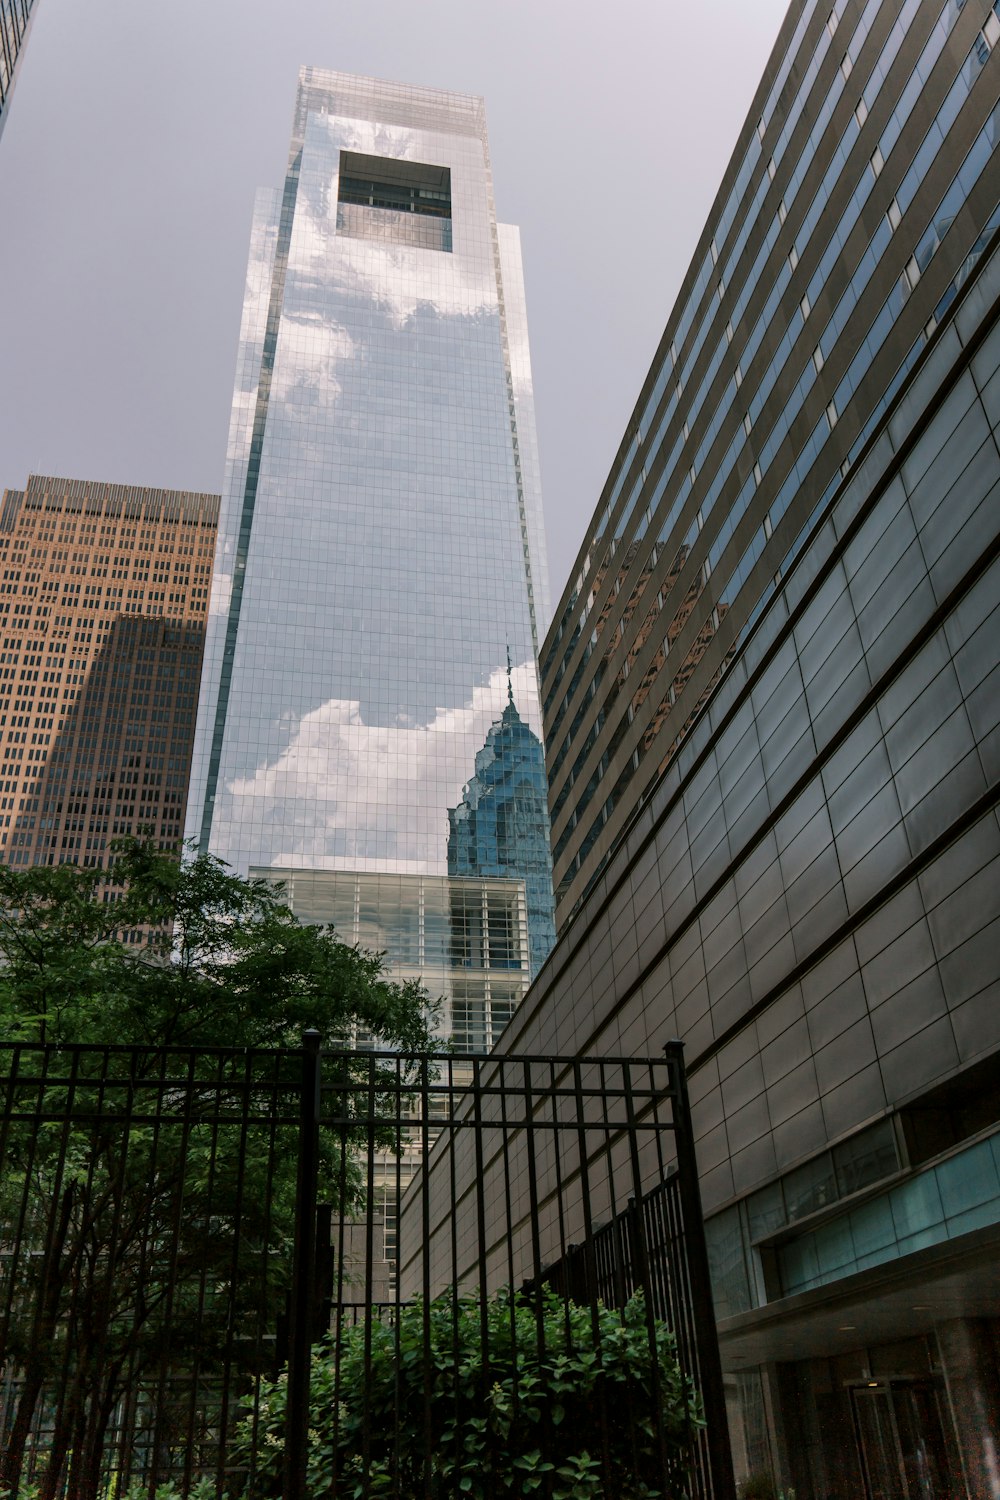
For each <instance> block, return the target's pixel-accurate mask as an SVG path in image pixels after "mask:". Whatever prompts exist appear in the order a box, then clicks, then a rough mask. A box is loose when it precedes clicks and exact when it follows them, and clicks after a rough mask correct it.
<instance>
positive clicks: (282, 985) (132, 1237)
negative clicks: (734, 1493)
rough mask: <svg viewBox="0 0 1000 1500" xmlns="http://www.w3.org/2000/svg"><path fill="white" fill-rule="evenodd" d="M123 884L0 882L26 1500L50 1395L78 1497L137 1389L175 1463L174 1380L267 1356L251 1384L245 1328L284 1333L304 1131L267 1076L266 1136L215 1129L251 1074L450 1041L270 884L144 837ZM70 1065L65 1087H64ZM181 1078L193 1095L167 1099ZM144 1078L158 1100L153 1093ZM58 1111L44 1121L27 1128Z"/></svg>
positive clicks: (6, 1215)
mask: <svg viewBox="0 0 1000 1500" xmlns="http://www.w3.org/2000/svg"><path fill="white" fill-rule="evenodd" d="M113 873H114V881H115V887H114V888H111V889H109V887H108V884H107V874H106V873H105V872H102V871H99V870H98V871H92V870H85V869H81V868H78V867H76V866H68V865H64V866H60V867H54V868H33V869H26V870H14V869H11V868H10V867H0V1042H2V1043H7V1044H8V1045H7V1047H6V1048H5V1049H4V1056H5V1057H6V1058H7V1059H8V1060H10V1061H11V1062H12V1061H13V1058H14V1051H13V1050H12V1046H11V1044H26V1045H23V1046H22V1048H21V1050H20V1052H19V1054H18V1058H17V1062H18V1074H17V1077H18V1080H19V1081H18V1082H17V1085H16V1087H15V1085H14V1083H13V1082H12V1081H10V1080H11V1079H12V1078H13V1073H12V1071H11V1070H10V1069H8V1068H6V1067H5V1069H4V1071H5V1072H7V1073H8V1074H9V1079H8V1086H7V1089H6V1096H7V1103H8V1110H9V1111H10V1113H9V1116H8V1119H7V1128H6V1135H5V1154H4V1159H3V1161H2V1163H0V1239H2V1240H4V1241H6V1242H7V1243H18V1244H20V1245H21V1246H22V1247H23V1253H22V1254H21V1257H20V1260H19V1263H18V1271H17V1281H16V1285H15V1286H14V1287H13V1288H3V1293H4V1295H3V1296H2V1297H0V1308H2V1306H3V1305H5V1304H6V1305H7V1306H8V1308H9V1309H10V1313H11V1315H10V1316H9V1318H8V1319H7V1320H6V1340H5V1347H4V1348H2V1349H0V1363H4V1364H5V1365H6V1368H7V1369H8V1371H16V1374H17V1385H18V1390H19V1396H18V1400H17V1404H16V1409H15V1412H14V1418H13V1427H12V1430H11V1432H9V1433H8V1434H7V1438H6V1445H5V1452H4V1453H3V1455H2V1456H0V1490H2V1489H3V1488H5V1487H7V1488H10V1489H11V1490H15V1491H16V1488H17V1485H18V1482H19V1478H20V1474H21V1467H22V1459H23V1454H24V1450H25V1444H26V1442H27V1440H28V1436H29V1433H30V1430H31V1424H32V1421H33V1419H34V1417H35V1414H36V1412H38V1411H44V1410H48V1409H49V1406H50V1405H51V1392H52V1391H53V1390H56V1391H58V1392H59V1396H60V1399H59V1401H58V1403H57V1405H56V1406H55V1407H53V1408H52V1409H53V1410H54V1411H55V1416H54V1427H53V1431H52V1436H51V1442H50V1453H49V1461H48V1466H47V1470H46V1472H45V1473H44V1475H43V1477H42V1484H41V1491H40V1494H41V1500H47V1497H50V1496H53V1495H55V1494H56V1493H57V1491H58V1489H59V1486H60V1484H61V1483H63V1482H64V1481H65V1482H67V1483H68V1485H69V1488H70V1490H71V1492H72V1493H74V1494H76V1495H79V1496H83V1497H85V1496H87V1495H93V1494H96V1493H97V1491H98V1488H99V1481H100V1465H101V1462H102V1452H103V1447H104V1442H105V1437H106V1434H107V1431H108V1425H109V1422H110V1421H111V1420H112V1416H113V1413H114V1412H115V1411H116V1410H118V1409H120V1407H121V1403H122V1401H123V1399H124V1398H125V1396H126V1394H128V1393H129V1392H134V1391H136V1390H141V1389H143V1382H144V1381H146V1382H147V1383H152V1384H154V1385H156V1387H157V1389H158V1390H159V1392H160V1393H161V1394H160V1396H159V1397H158V1398H157V1399H158V1402H159V1405H158V1409H157V1411H156V1412H155V1413H154V1418H155V1424H156V1432H157V1434H158V1437H157V1443H158V1445H159V1446H160V1447H161V1448H163V1449H164V1450H166V1449H168V1448H169V1447H170V1443H171V1433H172V1432H173V1431H177V1432H181V1430H182V1428H183V1424H184V1420H185V1417H186V1415H187V1410H188V1408H187V1406H186V1402H187V1397H183V1398H182V1399H181V1401H180V1405H179V1406H178V1408H177V1410H176V1411H175V1410H173V1409H171V1408H170V1406H169V1400H167V1399H166V1398H164V1396H163V1395H162V1393H163V1392H164V1391H167V1390H168V1389H171V1388H172V1384H171V1379H167V1378H166V1376H167V1375H168V1374H171V1378H172V1375H173V1374H177V1373H178V1372H180V1374H182V1375H183V1376H184V1378H185V1379H189V1378H194V1376H197V1378H198V1380H200V1381H201V1382H202V1384H203V1385H204V1386H205V1388H206V1389H210V1388H211V1387H212V1381H213V1379H214V1378H215V1375H216V1374H217V1372H219V1371H220V1370H221V1369H222V1367H223V1365H224V1364H225V1363H226V1362H227V1361H228V1362H229V1363H230V1364H231V1363H232V1360H233V1358H234V1357H235V1358H236V1359H237V1361H239V1360H240V1359H243V1360H244V1363H246V1360H248V1359H250V1364H248V1365H247V1368H246V1370H245V1371H244V1376H245V1378H247V1379H249V1378H251V1377H254V1376H256V1375H259V1373H260V1366H259V1364H257V1365H253V1362H252V1358H251V1356H250V1355H249V1354H248V1353H245V1352H241V1351H248V1350H250V1349H251V1348H252V1347H253V1344H254V1339H253V1338H252V1337H250V1336H249V1335H248V1336H246V1337H242V1332H241V1331H242V1330H245V1329H251V1328H259V1327H260V1326H262V1321H263V1322H266V1323H267V1324H268V1326H270V1328H271V1329H273V1328H274V1326H275V1323H276V1319H277V1316H278V1312H279V1308H280V1305H281V1303H282V1302H283V1297H284V1290H285V1287H286V1284H287V1276H288V1271H289V1267H290V1259H291V1243H292V1234H293V1224H294V1204H295V1171H296V1154H297V1153H296V1145H297V1132H296V1128H295V1127H294V1126H293V1127H277V1128H276V1127H273V1126H272V1125H269V1124H268V1108H269V1107H270V1106H269V1104H268V1100H269V1099H272V1098H273V1095H271V1094H268V1092H267V1089H266V1088H265V1087H264V1085H263V1083H262V1082H259V1081H257V1082H254V1083H253V1088H254V1089H258V1088H259V1090H260V1100H261V1108H260V1124H259V1126H251V1127H250V1128H246V1126H245V1125H244V1126H243V1127H242V1128H241V1127H240V1125H239V1124H226V1123H222V1124H220V1123H219V1120H220V1116H221V1115H224V1114H225V1110H226V1106H227V1100H228V1102H229V1106H230V1113H231V1114H232V1116H233V1118H234V1119H238V1117H239V1112H240V1108H241V1107H242V1106H243V1104H244V1102H245V1099H246V1095H247V1089H248V1087H250V1084H248V1081H247V1080H248V1079H256V1078H257V1075H256V1074H254V1073H253V1070H252V1069H250V1071H248V1068H249V1067H250V1065H249V1063H247V1062H246V1061H245V1059H246V1058H247V1057H248V1056H249V1054H248V1053H247V1052H246V1051H245V1049H257V1048H263V1049H275V1048H282V1047H295V1046H298V1045H300V1043H301V1038H302V1034H303V1032H304V1031H305V1030H306V1029H307V1028H316V1029H318V1030H319V1032H320V1034H321V1038H322V1041H323V1042H324V1044H325V1045H326V1046H328V1047H330V1046H336V1045H338V1044H339V1045H341V1046H343V1045H345V1044H350V1043H352V1042H353V1040H354V1039H355V1037H356V1035H357V1033H358V1032H362V1033H364V1034H366V1035H367V1036H368V1037H370V1038H372V1039H373V1040H375V1041H378V1042H381V1043H384V1044H386V1045H388V1046H391V1047H398V1048H402V1049H405V1050H420V1049H426V1048H427V1047H428V1045H429V1043H430V1038H431V1031H430V1028H431V1026H432V1024H433V1008H432V1007H431V1005H430V1004H429V1002H428V998H427V996H426V995H425V993H424V992H423V990H422V989H421V987H420V986H419V985H418V984H416V983H412V982H411V983H403V984H397V983H394V982H392V981H391V980H389V979H388V978H387V977H386V975H385V973H384V972H383V965H382V960H381V958H380V957H379V956H378V955H377V954H371V953H365V952H362V951H359V950H357V949H354V948H351V947H348V946H347V945H345V944H343V943H341V942H340V941H339V940H338V939H337V937H336V934H335V933H334V932H333V931H332V930H331V929H328V928H320V927H303V926H300V925H299V923H298V922H297V921H296V919H295V917H294V916H293V915H292V913H291V912H290V911H289V910H288V909H287V908H286V907H285V905H284V904H283V902H282V899H281V894H280V891H279V890H277V889H275V888H274V887H273V886H271V885H270V884H268V883H267V882H264V881H261V880H243V879H241V878H239V877H237V876H235V875H234V874H233V873H232V872H231V871H230V870H229V869H228V868H226V867H225V866H224V865H223V864H221V863H220V862H219V861H218V860H215V859H213V858H211V857H204V856H203V857H199V858H197V859H193V860H190V861H188V862H187V863H183V864H181V863H178V862H177V861H176V860H173V859H171V858H169V857H167V856H164V855H162V854H159V853H157V852H155V851H154V850H152V849H151V848H150V847H148V846H146V845H144V844H142V843H138V842H129V843H125V844H122V845H121V846H119V847H118V849H117V851H116V864H115V868H114V872H113ZM108 897H113V899H107V898H108ZM127 934H132V935H133V936H135V935H136V934H141V935H142V936H143V940H142V941H141V942H131V943H130V942H126V941H123V940H122V939H123V935H127ZM37 1043H45V1044H46V1047H45V1050H44V1051H42V1050H41V1049H39V1048H37V1046H34V1045H33V1044H37ZM79 1044H85V1045H86V1046H89V1047H96V1048H97V1049H99V1050H97V1051H95V1052H89V1051H83V1052H78V1051H75V1050H74V1049H75V1048H76V1047H77V1046H78V1045H79ZM167 1047H173V1048H177V1047H183V1048H188V1049H191V1050H190V1052H189V1054H188V1055H187V1062H186V1064H185V1067H186V1072H185V1071H184V1069H179V1068H178V1065H177V1064H176V1061H175V1062H174V1063H173V1064H168V1063H167V1062H165V1061H164V1058H165V1056H166V1054H164V1053H163V1052H162V1050H161V1049H163V1048H167ZM104 1049H108V1050H104ZM115 1049H124V1050H115ZM208 1049H225V1052H224V1053H220V1052H219V1051H211V1050H208ZM69 1051H72V1052H73V1057H74V1061H73V1064H72V1067H73V1069H75V1070H76V1072H75V1074H74V1076H73V1082H72V1084H70V1083H68V1082H63V1081H60V1080H61V1078H62V1077H63V1075H65V1074H66V1073H67V1068H68V1065H67V1064H66V1063H65V1062H60V1061H59V1060H60V1059H62V1058H65V1056H66V1055H67V1053H68V1052H69ZM173 1056H175V1057H176V1055H175V1054H173ZM52 1059H55V1061H54V1062H53V1061H52ZM241 1059H242V1060H241ZM178 1071H181V1072H182V1073H184V1077H183V1080H182V1082H181V1083H179V1084H177V1085H174V1084H170V1083H163V1082H161V1083H160V1084H159V1085H157V1084H156V1080H157V1079H158V1078H159V1079H161V1080H162V1079H167V1080H169V1079H171V1078H172V1077H173V1076H174V1074H176V1073H177V1072H178ZM43 1075H44V1076H45V1082H44V1085H43V1086H40V1085H39V1082H38V1080H39V1079H41V1078H42V1076H43ZM291 1076H292V1077H293V1079H294V1077H295V1076H296V1075H295V1074H294V1072H293V1074H292V1075H291ZM135 1078H140V1079H142V1078H151V1079H152V1080H153V1085H152V1086H151V1088H150V1089H148V1090H147V1092H146V1093H142V1092H141V1091H140V1093H139V1094H138V1095H137V1093H136V1090H135V1088H133V1087H131V1080H134V1079H135ZM42 1090H43V1091H42ZM43 1099H44V1113H45V1114H46V1115H47V1116H48V1117H49V1123H44V1122H42V1123H39V1121H38V1120H37V1119H36V1120H32V1119H31V1118H30V1115H31V1112H32V1111H33V1110H37V1109H38V1107H39V1102H40V1101H41V1100H43ZM137 1099H138V1101H139V1103H138V1104H137V1102H136V1101H137ZM154 1107H155V1111H157V1112H158V1113H156V1114H155V1118H152V1119H151V1118H150V1111H151V1110H154ZM61 1116H64V1122H63V1123H59V1121H60V1117H61ZM282 1132H284V1134H282ZM342 1145H343V1142H342V1141H341V1139H340V1138H339V1137H338V1138H337V1139H336V1140H334V1139H331V1138H330V1133H329V1132H327V1133H326V1136H325V1139H324V1166H325V1173H324V1183H323V1188H324V1195H325V1196H326V1197H327V1198H328V1199H329V1200H330V1201H334V1202H336V1201H337V1195H338V1192H339V1193H341V1195H343V1193H344V1192H345V1191H346V1193H347V1194H348V1195H349V1194H350V1192H351V1190H352V1187H354V1186H355V1180H354V1178H353V1177H348V1178H347V1179H346V1181H345V1178H344V1174H343V1170H342V1168H340V1166H339V1164H340V1162H341V1161H342V1151H341V1147H342ZM344 1206H349V1205H344ZM10 1264H12V1263H10ZM8 1292H10V1296H9V1299H8V1297H7V1293H8ZM2 1331H3V1324H2V1323H0V1332H2ZM258 1344H259V1340H258ZM234 1350H236V1354H235V1356H234ZM168 1365H169V1370H168V1369H167V1366H168ZM151 1372H155V1375H154V1374H153V1373H151ZM192 1372H194V1373H193V1375H192ZM237 1378H239V1372H237ZM182 1383H183V1382H182ZM189 1383H190V1381H189ZM165 1402H166V1404H165ZM154 1418H151V1419H150V1420H153V1419H154ZM211 1420H212V1419H211V1415H210V1414H207V1415H206V1423H207V1424H208V1425H209V1426H210V1425H211ZM67 1465H68V1478H67V1473H66V1469H67Z"/></svg>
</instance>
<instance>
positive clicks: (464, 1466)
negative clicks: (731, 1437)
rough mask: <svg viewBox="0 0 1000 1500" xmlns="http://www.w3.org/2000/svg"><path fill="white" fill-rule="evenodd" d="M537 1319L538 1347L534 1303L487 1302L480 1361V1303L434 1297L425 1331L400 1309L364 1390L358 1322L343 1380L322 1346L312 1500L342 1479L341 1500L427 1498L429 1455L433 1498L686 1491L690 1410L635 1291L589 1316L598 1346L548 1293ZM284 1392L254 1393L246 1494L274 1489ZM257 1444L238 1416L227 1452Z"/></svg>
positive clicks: (417, 1314)
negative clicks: (620, 1308) (620, 1307)
mask: <svg viewBox="0 0 1000 1500" xmlns="http://www.w3.org/2000/svg"><path fill="white" fill-rule="evenodd" d="M540 1315H541V1329H542V1337H541V1338H539V1309H537V1308H536V1305H535V1304H534V1303H533V1302H529V1301H527V1300H525V1299H522V1298H518V1297H516V1296H513V1297H512V1295H511V1294H510V1292H508V1291H502V1292H500V1293H499V1294H498V1295H497V1296H496V1297H495V1298H493V1299H492V1300H491V1301H490V1303H489V1304H488V1306H487V1311H486V1321H487V1341H486V1351H488V1357H484V1348H483V1340H482V1314H481V1308H480V1304H479V1301H478V1299H475V1298H463V1299H460V1300H459V1301H458V1302H457V1304H456V1302H455V1300H454V1298H453V1297H452V1296H451V1295H450V1294H448V1295H445V1296H443V1297H439V1298H437V1299H436V1300H435V1301H433V1302H431V1303H430V1304H429V1306H428V1309H427V1319H426V1322H427V1325H428V1326H427V1328H426V1330H425V1315H424V1306H423V1304H422V1303H420V1302H416V1303H413V1304H410V1305H408V1306H407V1307H405V1308H404V1309H403V1310H402V1312H401V1315H400V1322H399V1327H398V1329H394V1328H388V1327H384V1326H382V1325H381V1324H373V1325H370V1327H369V1329H368V1330H367V1336H370V1340H371V1347H370V1353H369V1356H368V1359H370V1365H368V1369H369V1374H368V1379H367V1381H366V1378H365V1376H366V1364H367V1360H366V1348H365V1344H366V1328H365V1326H364V1325H360V1326H358V1327H356V1328H350V1329H348V1330H346V1331H345V1333H344V1334H343V1336H342V1340H341V1346H340V1372H339V1383H338V1381H337V1373H336V1371H337V1360H336V1352H335V1350H334V1349H333V1348H332V1347H330V1346H329V1345H326V1346H324V1347H322V1348H321V1349H320V1350H319V1351H318V1352H317V1354H316V1355H315V1356H314V1360H313V1370H312V1386H311V1401H310V1407H311V1417H310V1428H311V1431H310V1442H309V1453H308V1475H309V1490H310V1494H311V1495H312V1496H314V1497H317V1500H318V1497H320V1496H322V1495H324V1494H326V1493H328V1491H329V1489H330V1485H331V1482H332V1480H333V1478H334V1474H335V1472H336V1476H337V1494H338V1495H343V1496H351V1497H360V1496H363V1495H379V1494H383V1493H384V1494H385V1495H390V1494H391V1495H396V1494H399V1495H400V1496H404V1497H410V1496H413V1497H417V1496H420V1497H423V1496H424V1494H425V1493H426V1489H425V1462H426V1461H427V1459H426V1454H427V1449H428V1446H429V1449H430V1454H429V1464H430V1476H431V1493H432V1494H433V1495H434V1496H440V1497H444V1496H451V1495H462V1496H468V1497H469V1500H484V1497H486V1496H487V1495H489V1494H500V1495H503V1494H509V1495H510V1496H512V1497H515V1496H516V1497H518V1500H520V1497H524V1496H532V1495H535V1494H538V1495H539V1496H542V1495H546V1494H549V1493H550V1494H551V1496H552V1500H597V1497H603V1496H607V1497H608V1500H611V1497H614V1500H652V1497H654V1496H668V1495H681V1494H684V1493H686V1488H687V1486H686V1473H687V1468H688V1456H689V1448H690V1444H691V1441H692V1439H693V1436H694V1431H695V1429H696V1428H697V1427H699V1426H701V1425H703V1424H702V1419H701V1415H700V1413H701V1408H700V1403H699V1400H698V1397H697V1394H696V1392H695V1390H694V1388H693V1386H692V1385H691V1382H690V1381H689V1380H688V1379H687V1378H686V1377H685V1376H684V1375H683V1374H682V1372H681V1370H680V1368H679V1366H678V1364H677V1357H676V1349H675V1344H674V1339H673V1335H672V1334H671V1333H670V1331H669V1330H668V1329H667V1327H666V1325H665V1324H663V1323H659V1322H656V1321H654V1322H653V1326H652V1334H651V1332H650V1327H649V1323H648V1320H647V1316H646V1309H645V1304H644V1302H643V1299H642V1296H641V1294H639V1295H636V1296H634V1297H633V1298H632V1300H631V1301H630V1302H629V1303H628V1305H627V1307H626V1308H625V1310H624V1312H623V1313H617V1312H614V1311H611V1310H609V1309H607V1308H605V1307H603V1306H601V1305H598V1309H597V1315H596V1321H597V1333H596V1337H595V1332H594V1326H593V1318H592V1312H591V1309H590V1308H589V1307H577V1306H575V1305H573V1304H572V1303H570V1304H568V1305H567V1304H566V1303H565V1302H563V1301H562V1299H561V1298H559V1297H558V1296H556V1295H555V1294H554V1293H551V1292H546V1293H544V1294H543V1300H542V1303H541V1308H540ZM428 1350H429V1358H428ZM425 1371H427V1379H428V1381H429V1395H430V1401H429V1443H428V1428H427V1426H426V1425H425V1420H426V1419H425ZM285 1390H286V1387H285V1382H284V1379H283V1378H282V1379H281V1380H279V1381H277V1382H275V1383H265V1384H263V1385H262V1386H261V1388H260V1391H259V1398H260V1407H259V1418H258V1419H259V1428H258V1435H257V1442H256V1454H255V1458H256V1464H255V1468H256V1478H255V1482H254V1486H253V1495H254V1497H257V1496H273V1495H277V1494H279V1493H280V1481H281V1458H282V1448H281V1443H282V1438H283V1425H284V1415H285ZM335 1390H336V1391H337V1392H338V1394H339V1400H338V1401H335V1399H334V1396H335ZM366 1432H367V1444H368V1446H367V1450H366V1448H365V1442H366ZM661 1441H662V1443H663V1448H661ZM251 1443H252V1424H251V1423H250V1422H249V1421H248V1422H246V1423H245V1424H244V1426H243V1428H242V1431H241V1434H240V1437H239V1439H238V1444H237V1454H236V1456H237V1458H238V1459H240V1460H241V1461H242V1462H243V1463H246V1464H247V1465H248V1466H249V1461H250V1457H251ZM664 1448H665V1453H664ZM664 1457H665V1458H666V1467H667V1469H668V1471H669V1473H670V1475H671V1476H672V1477H671V1480H670V1482H669V1483H668V1484H667V1485H666V1487H665V1482H664ZM605 1462H606V1465H607V1467H606V1469H605V1467H604V1465H605ZM549 1485H551V1490H549Z"/></svg>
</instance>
